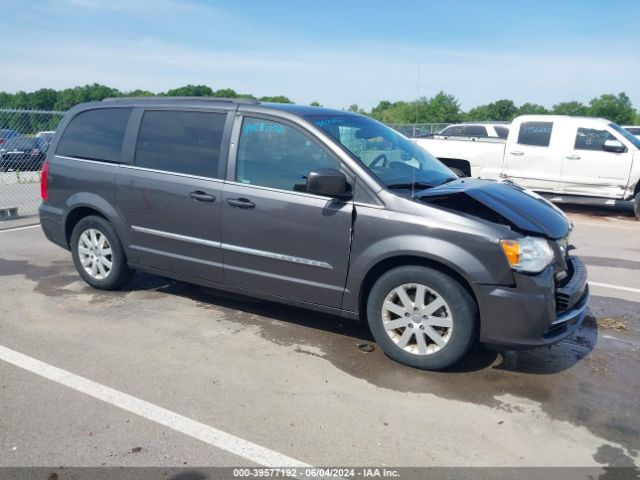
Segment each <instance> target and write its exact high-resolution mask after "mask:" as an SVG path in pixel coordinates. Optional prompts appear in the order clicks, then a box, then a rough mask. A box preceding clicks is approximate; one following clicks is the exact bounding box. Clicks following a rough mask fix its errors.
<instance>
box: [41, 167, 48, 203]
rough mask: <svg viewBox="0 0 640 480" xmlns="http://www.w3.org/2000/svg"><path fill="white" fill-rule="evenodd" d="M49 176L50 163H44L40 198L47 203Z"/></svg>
mask: <svg viewBox="0 0 640 480" xmlns="http://www.w3.org/2000/svg"><path fill="white" fill-rule="evenodd" d="M48 174H49V162H44V165H43V166H42V173H41V174H40V198H42V200H43V201H46V200H47V198H49V192H48V191H47V177H48Z"/></svg>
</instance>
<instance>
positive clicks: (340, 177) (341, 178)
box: [306, 168, 351, 199]
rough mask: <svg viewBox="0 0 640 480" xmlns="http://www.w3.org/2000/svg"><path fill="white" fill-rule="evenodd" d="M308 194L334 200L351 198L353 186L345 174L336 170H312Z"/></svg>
mask: <svg viewBox="0 0 640 480" xmlns="http://www.w3.org/2000/svg"><path fill="white" fill-rule="evenodd" d="M306 191H307V193H313V194H315V195H323V196H325V197H334V198H342V199H346V198H351V186H350V185H349V183H348V182H347V177H346V176H345V174H344V173H342V172H340V171H338V170H336V169H335V168H319V169H317V170H311V171H310V172H309V176H308V177H307V188H306Z"/></svg>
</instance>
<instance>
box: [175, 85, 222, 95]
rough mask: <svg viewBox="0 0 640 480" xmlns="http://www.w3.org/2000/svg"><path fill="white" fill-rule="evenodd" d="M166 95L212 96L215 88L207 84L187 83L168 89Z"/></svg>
mask: <svg viewBox="0 0 640 480" xmlns="http://www.w3.org/2000/svg"><path fill="white" fill-rule="evenodd" d="M165 95H167V96H168V97H212V96H213V90H212V89H211V87H207V86H206V85H185V86H184V87H178V88H172V89H170V90H167V92H166V93H165Z"/></svg>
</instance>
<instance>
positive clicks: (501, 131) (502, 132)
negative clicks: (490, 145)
mask: <svg viewBox="0 0 640 480" xmlns="http://www.w3.org/2000/svg"><path fill="white" fill-rule="evenodd" d="M493 129H494V130H495V131H496V133H497V134H498V137H500V138H507V137H508V136H509V129H508V128H507V127H493Z"/></svg>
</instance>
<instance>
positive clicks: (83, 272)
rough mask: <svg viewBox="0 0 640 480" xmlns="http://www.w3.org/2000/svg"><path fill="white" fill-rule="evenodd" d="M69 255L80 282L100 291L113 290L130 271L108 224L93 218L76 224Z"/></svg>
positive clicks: (122, 282)
mask: <svg viewBox="0 0 640 480" xmlns="http://www.w3.org/2000/svg"><path fill="white" fill-rule="evenodd" d="M70 247H71V255H72V256H73V263H74V265H75V267H76V270H78V273H79V274H80V276H81V277H82V279H83V280H84V281H85V282H87V283H88V284H89V285H91V286H92V287H94V288H99V289H100V290H117V289H118V288H120V287H121V286H122V285H124V284H125V283H127V282H128V281H129V280H130V279H131V277H132V276H133V273H134V271H133V270H131V269H130V268H129V267H128V266H127V258H126V256H125V254H124V250H123V248H122V244H121V243H120V239H119V238H118V235H117V234H116V231H115V230H114V228H113V226H112V225H111V223H109V221H107V220H106V219H104V218H102V217H98V216H96V215H90V216H88V217H84V218H83V219H82V220H80V221H79V222H78V223H77V225H76V226H75V228H74V229H73V233H72V234H71V244H70Z"/></svg>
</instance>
